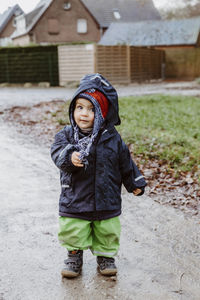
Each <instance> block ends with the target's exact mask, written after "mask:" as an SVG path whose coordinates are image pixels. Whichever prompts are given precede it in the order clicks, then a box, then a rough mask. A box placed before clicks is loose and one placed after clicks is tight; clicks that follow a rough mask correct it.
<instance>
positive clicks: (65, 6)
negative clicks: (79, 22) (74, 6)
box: [63, 2, 71, 10]
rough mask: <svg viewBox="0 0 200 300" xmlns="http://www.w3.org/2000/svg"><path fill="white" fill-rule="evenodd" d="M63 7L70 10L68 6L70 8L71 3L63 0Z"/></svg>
mask: <svg viewBox="0 0 200 300" xmlns="http://www.w3.org/2000/svg"><path fill="white" fill-rule="evenodd" d="M63 8H64V10H70V8H71V3H70V2H65V3H64V4H63Z"/></svg>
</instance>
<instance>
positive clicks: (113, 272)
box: [98, 267, 117, 276]
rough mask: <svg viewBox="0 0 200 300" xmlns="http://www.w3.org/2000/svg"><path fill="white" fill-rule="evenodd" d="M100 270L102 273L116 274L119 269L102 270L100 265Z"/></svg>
mask: <svg viewBox="0 0 200 300" xmlns="http://www.w3.org/2000/svg"><path fill="white" fill-rule="evenodd" d="M98 270H99V272H100V273H101V274H102V275H105V276H114V275H116V274H117V270H116V269H105V270H100V268H99V267H98Z"/></svg>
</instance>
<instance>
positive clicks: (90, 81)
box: [69, 73, 121, 125]
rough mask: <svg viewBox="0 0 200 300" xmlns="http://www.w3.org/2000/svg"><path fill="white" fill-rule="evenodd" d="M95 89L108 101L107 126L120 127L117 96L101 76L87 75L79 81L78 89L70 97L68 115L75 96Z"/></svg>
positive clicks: (97, 74)
mask: <svg viewBox="0 0 200 300" xmlns="http://www.w3.org/2000/svg"><path fill="white" fill-rule="evenodd" d="M92 88H93V89H96V90H99V91H100V92H102V93H103V94H104V95H105V96H106V97H107V99H108V101H109V110H108V114H107V116H106V120H107V122H108V123H109V124H112V125H120V123H121V121H120V117H119V105H118V95H117V91H116V90H115V88H114V87H113V86H112V85H111V84H110V82H109V81H108V80H107V79H106V78H104V77H103V76H102V75H101V74H99V73H96V74H88V75H85V76H84V77H83V78H82V79H81V81H80V85H79V87H78V89H77V90H76V92H75V94H74V95H73V97H72V100H71V103H70V107H69V115H70V114H71V112H72V110H73V107H74V105H73V104H74V100H75V99H76V98H77V96H78V95H79V94H80V93H82V92H83V91H85V90H88V89H92Z"/></svg>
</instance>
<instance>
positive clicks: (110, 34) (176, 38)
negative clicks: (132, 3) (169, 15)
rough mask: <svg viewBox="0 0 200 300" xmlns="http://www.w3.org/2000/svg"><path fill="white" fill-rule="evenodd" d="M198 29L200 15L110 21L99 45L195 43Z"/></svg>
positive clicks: (199, 28)
mask: <svg viewBox="0 0 200 300" xmlns="http://www.w3.org/2000/svg"><path fill="white" fill-rule="evenodd" d="M199 31H200V17H195V18H190V19H179V20H165V21H161V20H160V21H159V20H157V21H144V22H137V23H120V24H119V23H112V24H111V25H110V27H109V28H108V30H107V31H106V32H105V34H104V35H103V37H102V38H101V40H100V42H99V44H101V45H119V44H128V45H131V46H172V45H173V46H175V45H195V44H196V43H197V40H198V36H199Z"/></svg>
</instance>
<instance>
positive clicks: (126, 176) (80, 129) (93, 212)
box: [51, 73, 146, 277]
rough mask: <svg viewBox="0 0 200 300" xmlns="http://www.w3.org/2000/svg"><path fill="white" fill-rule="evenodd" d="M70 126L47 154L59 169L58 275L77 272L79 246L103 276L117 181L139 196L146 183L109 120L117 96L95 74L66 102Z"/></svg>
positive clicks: (107, 271) (117, 210) (111, 247)
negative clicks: (62, 255) (61, 256)
mask: <svg viewBox="0 0 200 300" xmlns="http://www.w3.org/2000/svg"><path fill="white" fill-rule="evenodd" d="M69 116H70V123H71V126H66V127H64V128H63V129H62V130H61V131H60V132H58V133H57V134H56V136H55V141H54V143H53V145H52V147H51V156H52V159H53V161H54V162H55V164H56V166H57V167H58V168H59V169H60V181H61V188H62V191H61V195H60V201H59V216H60V217H59V225H60V231H59V234H58V236H59V240H60V242H61V243H62V245H63V246H64V247H65V248H66V249H67V250H68V259H66V260H65V261H64V262H65V267H64V268H63V270H62V272H61V274H62V276H64V277H77V276H78V275H79V274H80V273H81V269H82V264H83V250H86V249H88V248H90V249H91V251H92V253H93V254H94V255H95V256H97V264H98V269H99V271H100V273H101V274H103V275H109V276H110V275H115V274H116V273H117V268H116V265H115V260H114V258H113V256H115V255H116V254H117V251H118V248H119V238H120V221H119V215H120V214H121V186H122V183H123V184H124V186H125V187H126V189H127V191H128V192H131V193H132V192H133V194H134V195H137V196H139V195H142V194H143V193H144V188H145V186H146V182H145V180H144V178H143V176H142V175H141V173H140V171H139V170H138V168H137V166H136V165H135V163H134V162H133V161H132V159H131V156H130V153H129V150H128V148H127V146H126V145H125V143H124V142H123V141H122V139H121V137H120V135H119V133H118V132H117V131H116V129H115V127H114V125H119V124H120V118H119V114H118V95H117V92H116V90H115V89H114V88H113V86H112V85H111V84H110V83H109V82H108V81H107V80H106V79H105V78H104V77H103V76H102V75H100V74H98V73H97V74H92V75H86V76H85V77H84V78H83V79H82V80H81V82H80V86H79V88H78V90H77V91H76V92H75V95H74V96H73V98H72V101H71V103H70V107H69Z"/></svg>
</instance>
